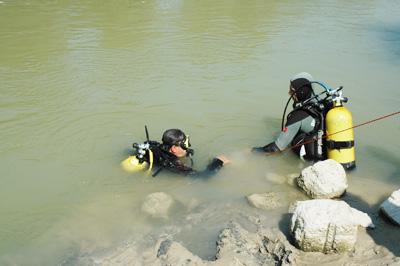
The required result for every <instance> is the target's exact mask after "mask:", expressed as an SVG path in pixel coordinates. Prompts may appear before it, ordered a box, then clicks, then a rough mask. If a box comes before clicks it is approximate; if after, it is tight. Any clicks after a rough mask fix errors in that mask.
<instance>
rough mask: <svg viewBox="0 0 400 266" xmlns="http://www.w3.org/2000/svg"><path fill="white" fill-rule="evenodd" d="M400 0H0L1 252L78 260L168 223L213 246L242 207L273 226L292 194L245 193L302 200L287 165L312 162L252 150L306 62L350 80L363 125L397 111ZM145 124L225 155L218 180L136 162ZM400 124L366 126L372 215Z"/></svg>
mask: <svg viewBox="0 0 400 266" xmlns="http://www.w3.org/2000/svg"><path fill="white" fill-rule="evenodd" d="M399 13H400V3H398V2H397V1H362V2H360V1H347V2H337V1H321V2H320V1H307V3H302V2H298V3H293V2H290V1H280V2H279V3H277V2H275V1H251V2H248V1H234V2H232V1H225V0H223V1H217V2H215V1H209V0H206V1H192V0H189V1H180V0H158V1H128V0H126V1H119V2H118V4H117V3H116V2H112V1H111V2H107V3H106V2H101V3H99V2H98V1H79V2H78V1H72V2H65V1H44V0H42V1H11V0H10V1H7V0H3V1H1V2H0V40H1V41H0V81H1V84H0V92H1V98H0V110H1V112H0V137H1V139H2V141H1V142H0V183H1V186H0V217H1V219H0V262H2V263H1V264H38V265H53V264H67V265H68V264H75V263H76V262H77V258H79V257H82V256H90V254H93V253H96V254H102V253H106V252H107V251H109V250H112V249H113V248H114V247H115V246H119V245H121V243H125V242H132V241H137V240H141V241H142V242H143V243H144V242H146V241H147V242H148V243H152V241H153V240H154V239H151V238H149V239H145V240H144V239H143V236H148V234H153V235H155V236H156V235H157V233H160V232H163V231H168V232H170V233H171V234H172V235H173V236H174V237H175V238H176V239H177V240H178V241H181V242H183V243H184V244H185V245H186V246H187V247H189V248H190V249H191V251H193V252H195V253H196V254H199V255H200V256H201V257H202V258H209V257H212V255H213V253H214V252H215V251H214V248H215V245H214V241H215V238H216V234H217V232H218V231H219V230H220V229H221V225H222V224H224V223H225V221H228V220H229V219H231V218H237V217H239V216H240V215H241V213H259V214H261V215H269V216H270V220H269V222H270V224H269V226H278V224H279V223H280V221H281V217H282V215H284V214H285V213H286V211H287V209H286V207H283V208H280V209H278V210H276V211H271V212H267V213H265V212H264V211H263V212H258V210H254V209H251V208H250V207H249V206H248V205H247V203H246V202H245V199H244V196H246V195H248V194H251V193H258V192H267V191H275V192H285V193H286V192H287V193H288V198H287V202H285V203H284V204H285V205H289V203H290V202H292V201H294V200H297V199H303V198H304V196H303V195H302V194H301V193H300V192H298V191H297V190H296V189H295V188H294V187H292V186H290V185H288V184H287V183H286V176H287V175H288V174H291V173H298V172H299V171H300V170H301V169H302V168H303V167H304V165H303V164H302V163H301V162H300V161H299V160H298V159H297V158H295V157H294V156H293V155H292V154H290V153H285V154H282V155H279V156H276V157H268V158H264V157H262V156H255V155H252V154H249V153H248V152H247V150H248V148H249V147H252V146H255V145H261V144H266V143H268V142H270V141H271V140H272V139H273V138H274V136H276V134H277V133H278V131H279V127H280V119H281V115H282V111H283V107H284V104H285V103H286V100H287V97H288V95H287V88H288V80H289V79H290V77H292V76H293V75H294V74H295V73H297V72H301V71H307V72H310V73H311V74H312V75H313V76H314V78H315V79H317V80H322V81H325V82H327V83H328V84H330V85H331V86H333V87H337V86H340V85H343V86H344V93H345V96H348V97H349V99H350V101H349V103H348V104H347V107H348V108H349V109H350V110H351V111H352V113H353V119H354V124H360V123H363V122H365V121H368V120H370V119H373V118H376V117H379V116H381V115H385V114H388V113H391V112H395V111H399V107H400V100H399V99H400V90H399V85H398V84H399V83H400V76H399V73H400V65H399V60H400V18H399V16H398V14H399ZM145 124H146V125H147V126H148V127H149V131H150V136H151V138H153V139H156V140H159V138H160V136H161V134H162V132H163V131H164V130H165V129H167V128H182V129H183V130H184V131H185V132H187V133H188V134H190V136H191V142H192V145H193V146H194V148H195V149H196V154H195V161H196V164H195V166H196V167H197V168H199V169H200V168H202V167H204V166H205V164H206V162H207V161H208V159H210V158H212V157H213V156H214V155H216V154H221V153H222V154H225V155H227V156H228V157H229V158H230V159H231V161H232V164H231V165H229V167H226V168H225V169H223V170H222V171H221V172H220V173H219V174H218V176H216V177H214V178H211V179H209V180H192V179H189V178H184V177H179V176H172V175H169V174H167V173H162V174H160V175H159V176H158V177H157V178H149V177H146V176H144V175H140V174H139V175H132V174H128V173H125V172H123V171H122V169H121V168H120V166H119V163H120V161H121V160H123V159H124V158H125V157H126V155H127V151H128V148H129V147H130V145H131V143H132V142H137V141H143V140H144V139H145V134H144V125H145ZM399 133H400V123H399V116H396V117H391V118H388V119H385V120H381V121H378V122H376V123H374V124H370V125H366V126H363V127H360V128H357V129H356V130H355V135H356V145H357V148H356V149H357V169H356V170H355V171H353V172H351V173H349V174H348V178H349V185H350V186H349V190H348V192H349V193H348V195H350V196H346V197H347V199H348V201H349V202H350V203H352V204H353V205H354V206H356V207H357V206H358V207H365V206H367V211H369V212H370V213H375V211H376V206H377V205H379V204H380V202H381V201H382V199H383V198H386V197H387V196H388V195H390V193H391V192H392V191H393V190H395V189H398V188H399V183H400V181H399V178H400V168H399V165H400V157H399V155H398V151H399V150H400V149H399V148H400V144H399V142H398V136H399ZM156 191H164V192H167V193H169V194H170V195H172V196H173V197H174V198H175V199H177V200H178V202H180V203H179V204H178V206H177V207H176V208H175V209H174V210H173V213H172V215H171V217H170V219H169V220H167V221H154V220H151V219H148V218H147V217H145V216H144V215H143V214H142V213H141V211H140V205H141V203H142V201H143V199H144V197H145V196H146V195H147V194H149V193H151V192H156ZM196 203H197V204H196ZM202 212H203V216H204V215H205V217H203V218H201V219H200V221H201V222H196V221H194V220H190V219H191V218H190V217H191V216H190V215H195V214H196V213H197V214H198V216H201V215H202V214H201V213H202ZM187 217H189V218H187ZM375 218H376V219H378V217H375ZM187 219H189V220H190V221H188V220H187ZM385 226H387V225H386V224H385V223H382V228H383V229H380V230H383V233H387V231H385ZM389 232H390V235H391V236H392V238H391V239H398V238H399V237H400V235H399V233H398V231H389ZM377 239H378V238H377ZM377 241H378V240H377ZM382 241H383V240H382ZM387 242H388V241H387ZM380 244H382V245H389V244H388V243H386V242H383V243H380ZM389 248H390V249H391V251H392V252H394V253H396V252H397V256H400V251H399V250H398V248H397V249H396V248H394V247H393V246H389Z"/></svg>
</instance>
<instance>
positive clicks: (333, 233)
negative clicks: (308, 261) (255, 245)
mask: <svg viewBox="0 0 400 266" xmlns="http://www.w3.org/2000/svg"><path fill="white" fill-rule="evenodd" d="M358 226H363V227H374V224H373V223H372V220H371V218H370V217H369V216H368V214H366V213H363V212H361V211H358V210H356V209H354V208H351V207H350V206H349V205H348V204H347V203H346V202H344V201H336V200H330V199H319V200H307V201H299V202H297V207H296V209H295V210H294V213H293V216H292V219H291V223H290V232H291V233H292V235H293V237H294V240H295V243H296V245H297V246H298V247H299V248H300V249H301V250H303V251H319V252H324V253H329V252H343V251H350V250H352V249H353V248H354V244H355V242H356V240H357V229H358Z"/></svg>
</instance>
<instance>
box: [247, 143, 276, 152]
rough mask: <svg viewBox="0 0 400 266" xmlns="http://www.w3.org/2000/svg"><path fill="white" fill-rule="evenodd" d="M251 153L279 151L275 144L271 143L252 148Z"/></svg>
mask: <svg viewBox="0 0 400 266" xmlns="http://www.w3.org/2000/svg"><path fill="white" fill-rule="evenodd" d="M251 151H252V152H266V153H274V152H278V151H280V149H279V148H278V146H276V144H275V142H271V143H270V144H268V145H265V146H264V147H254V148H252V149H251Z"/></svg>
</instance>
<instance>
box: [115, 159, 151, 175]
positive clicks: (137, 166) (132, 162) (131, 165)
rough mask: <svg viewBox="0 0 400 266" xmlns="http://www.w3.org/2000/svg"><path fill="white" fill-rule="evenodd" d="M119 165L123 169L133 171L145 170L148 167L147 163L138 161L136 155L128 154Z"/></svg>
mask: <svg viewBox="0 0 400 266" xmlns="http://www.w3.org/2000/svg"><path fill="white" fill-rule="evenodd" d="M121 166H122V168H123V169H124V170H125V171H127V172H131V173H134V172H138V171H143V170H145V169H146V168H147V167H148V163H147V162H143V163H140V162H139V160H138V158H137V157H136V156H129V157H128V158H126V159H125V160H123V161H122V162H121Z"/></svg>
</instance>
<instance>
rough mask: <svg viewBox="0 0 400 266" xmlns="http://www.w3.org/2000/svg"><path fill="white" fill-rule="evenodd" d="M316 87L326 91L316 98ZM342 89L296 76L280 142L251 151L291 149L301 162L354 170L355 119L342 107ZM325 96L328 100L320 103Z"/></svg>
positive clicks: (267, 151) (290, 90) (345, 99)
mask: <svg viewBox="0 0 400 266" xmlns="http://www.w3.org/2000/svg"><path fill="white" fill-rule="evenodd" d="M316 84H317V85H320V86H321V87H323V88H324V91H323V92H321V93H319V94H316V93H315V87H314V86H315V85H316ZM342 89H343V87H339V88H337V89H332V88H330V87H329V86H327V85H326V84H324V83H322V82H319V81H314V79H313V77H312V76H311V75H310V74H309V73H306V72H302V73H298V74H296V75H295V76H294V77H293V78H292V79H291V80H290V86H289V95H290V97H289V100H288V102H287V104H286V107H285V110H284V113H283V117H282V125H281V132H280V134H279V136H278V138H277V139H276V140H275V141H273V142H271V143H269V144H267V145H265V146H262V147H254V148H253V149H252V151H254V152H263V153H267V154H271V153H276V152H280V151H283V150H285V149H286V148H287V147H289V146H290V147H291V149H292V150H293V151H294V152H295V153H296V154H297V155H299V156H300V158H302V159H305V160H311V161H319V160H325V159H327V158H330V159H334V160H336V161H338V162H339V163H341V164H342V165H343V167H344V168H345V169H351V168H354V167H355V151H354V133H353V130H352V116H351V113H350V112H349V111H348V110H347V109H346V108H345V107H344V106H343V103H344V102H347V98H345V97H342V91H341V90H342ZM322 95H325V97H324V98H322V99H321V98H320V96H322ZM292 99H293V102H294V103H293V110H292V111H291V112H290V113H289V114H288V116H287V118H286V123H284V119H285V114H286V109H287V107H288V105H289V102H290V101H291V100H292ZM324 133H325V135H324Z"/></svg>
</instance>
